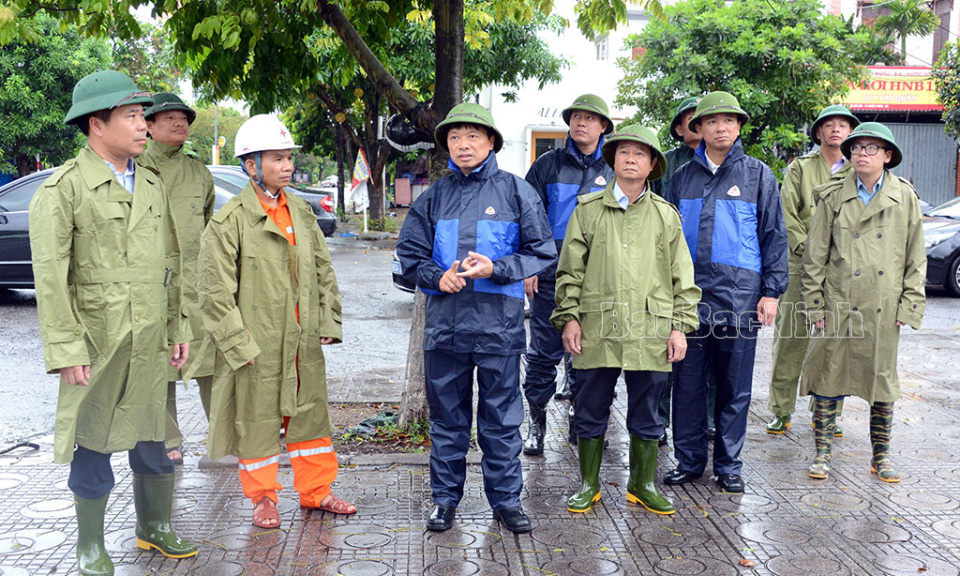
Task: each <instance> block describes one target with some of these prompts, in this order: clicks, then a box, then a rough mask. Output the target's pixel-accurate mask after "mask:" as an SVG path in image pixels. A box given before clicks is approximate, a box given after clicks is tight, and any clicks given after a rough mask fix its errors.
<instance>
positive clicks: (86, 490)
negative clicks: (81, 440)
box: [67, 442, 173, 500]
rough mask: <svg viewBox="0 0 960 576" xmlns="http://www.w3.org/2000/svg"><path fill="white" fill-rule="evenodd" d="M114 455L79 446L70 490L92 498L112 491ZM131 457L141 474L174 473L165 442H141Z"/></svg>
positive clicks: (71, 465) (71, 471)
mask: <svg viewBox="0 0 960 576" xmlns="http://www.w3.org/2000/svg"><path fill="white" fill-rule="evenodd" d="M110 456H112V454H104V453H102V452H94V451H93V450H90V449H88V448H84V447H83V446H77V449H76V450H74V451H73V461H72V462H70V477H69V478H68V479H67V486H68V487H69V488H70V490H71V491H72V492H73V493H74V494H76V495H77V496H79V497H81V498H87V499H88V500H96V499H97V498H100V497H101V496H105V495H107V494H109V493H110V491H111V490H113V487H114V485H116V481H115V480H114V478H113V467H112V466H110ZM127 457H128V458H129V459H130V468H131V469H132V470H133V471H134V472H135V473H137V474H149V475H159V474H173V462H171V461H170V459H169V458H167V448H166V446H164V444H163V442H137V445H136V446H134V447H133V449H131V450H129V451H128V452H127Z"/></svg>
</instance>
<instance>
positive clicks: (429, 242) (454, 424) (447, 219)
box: [397, 104, 557, 532]
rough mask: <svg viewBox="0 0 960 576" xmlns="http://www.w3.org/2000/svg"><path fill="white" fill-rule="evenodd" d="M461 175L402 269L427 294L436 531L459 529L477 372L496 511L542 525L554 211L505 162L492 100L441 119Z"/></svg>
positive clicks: (488, 481) (415, 216)
mask: <svg viewBox="0 0 960 576" xmlns="http://www.w3.org/2000/svg"><path fill="white" fill-rule="evenodd" d="M436 140H437V143H438V144H439V145H440V147H442V148H443V149H444V150H447V151H449V153H450V169H451V170H452V173H451V174H450V175H449V176H446V177H444V178H442V179H440V180H438V181H437V182H436V184H434V185H433V186H432V187H431V188H430V189H429V190H427V191H426V192H425V193H424V194H423V195H422V196H420V197H419V198H418V199H417V201H416V202H414V204H413V206H412V207H411V208H410V212H409V213H408V214H407V217H406V219H405V220H404V223H403V229H402V230H401V231H400V239H399V241H398V242H397V256H398V257H399V259H400V264H401V266H402V269H403V275H404V277H405V278H407V279H408V280H410V281H411V282H414V283H416V285H417V286H418V287H419V288H420V290H422V291H423V292H424V293H425V294H427V304H426V306H427V307H426V316H425V319H424V334H423V350H424V353H423V354H424V376H425V379H426V393H427V402H428V404H429V406H430V441H431V449H430V486H431V488H432V491H433V503H434V508H433V511H432V512H431V514H430V517H429V518H428V520H427V528H428V529H430V530H434V531H442V530H447V529H449V528H450V527H451V526H452V524H453V517H454V514H455V512H456V508H457V505H458V504H459V503H460V499H461V498H463V485H464V482H465V480H466V475H467V467H466V454H467V450H468V448H469V446H470V429H471V422H472V416H473V402H472V397H473V374H474V371H476V374H477V384H478V386H479V397H478V405H477V443H478V444H479V445H480V449H481V450H482V451H483V459H482V461H481V467H482V469H483V483H484V491H485V493H486V496H487V500H488V501H489V502H490V506H491V508H493V513H494V518H495V519H497V520H499V521H501V522H503V524H504V525H505V526H506V527H507V529H509V530H511V531H513V532H528V531H530V530H532V529H533V526H532V525H531V523H530V520H529V518H527V516H526V515H525V514H524V513H523V511H522V510H521V508H520V491H521V490H522V488H523V477H522V471H521V467H520V449H521V445H522V442H521V438H520V424H521V423H522V422H523V399H522V398H521V396H520V355H521V354H523V352H524V350H525V348H526V334H525V331H524V327H523V280H524V278H529V277H531V276H536V275H537V274H539V273H541V272H542V271H543V270H544V269H546V268H547V267H548V266H550V265H552V264H553V263H554V262H555V261H556V258H557V250H556V246H555V245H554V242H553V236H552V234H551V231H550V224H549V223H548V222H547V217H546V213H545V211H544V209H543V205H542V203H541V201H540V197H539V196H538V195H537V193H536V191H535V190H534V189H533V188H531V187H530V185H529V184H527V183H526V182H525V181H524V180H523V179H521V178H519V177H517V176H514V175H512V174H510V173H508V172H504V171H503V170H500V169H499V168H497V158H496V152H497V151H499V150H500V148H502V147H503V136H501V134H500V132H498V131H497V129H496V127H495V126H494V124H493V118H492V116H491V115H490V112H488V111H487V110H486V109H485V108H483V107H482V106H479V105H477V104H461V105H459V106H456V107H454V108H453V110H451V111H450V113H449V114H448V115H447V117H446V119H445V120H444V121H443V122H441V123H440V124H439V125H437V131H436Z"/></svg>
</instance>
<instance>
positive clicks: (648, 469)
mask: <svg viewBox="0 0 960 576" xmlns="http://www.w3.org/2000/svg"><path fill="white" fill-rule="evenodd" d="M658 447H659V440H657V439H654V440H644V439H642V438H637V437H636V436H630V480H629V481H628V482H627V502H632V503H634V504H639V505H641V506H643V507H644V508H646V509H647V510H649V511H651V512H653V513H654V514H673V513H674V512H676V511H677V510H676V508H674V507H673V502H671V501H670V500H668V499H666V498H664V497H663V496H661V495H660V493H659V492H657V487H656V485H655V484H654V483H653V479H654V477H655V476H656V473H657V451H658Z"/></svg>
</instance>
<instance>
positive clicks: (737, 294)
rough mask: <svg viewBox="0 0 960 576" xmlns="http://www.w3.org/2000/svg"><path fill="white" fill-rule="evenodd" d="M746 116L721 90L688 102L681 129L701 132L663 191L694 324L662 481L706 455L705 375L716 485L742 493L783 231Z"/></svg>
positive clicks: (782, 261) (694, 469)
mask: <svg viewBox="0 0 960 576" xmlns="http://www.w3.org/2000/svg"><path fill="white" fill-rule="evenodd" d="M748 120H749V116H748V115H747V113H746V112H744V111H743V109H741V108H740V104H739V102H737V99H736V98H734V97H733V95H732V94H729V93H727V92H711V93H710V94H707V95H706V96H704V97H703V99H702V100H700V103H699V104H697V111H696V113H695V114H694V115H693V117H692V118H691V119H690V124H689V126H690V128H691V129H693V130H696V131H697V132H699V133H700V135H701V136H703V142H701V144H700V147H699V148H697V152H696V154H695V156H694V159H693V160H691V161H690V162H688V163H687V164H685V165H684V166H683V167H681V168H680V169H679V170H678V171H677V173H676V174H675V175H674V177H673V179H672V180H670V185H669V187H668V189H667V194H666V198H667V200H669V201H670V202H672V203H673V204H674V205H675V206H677V207H678V208H679V210H680V215H681V216H682V218H683V233H684V236H685V237H686V239H687V246H688V247H689V248H690V254H691V256H692V257H693V263H694V270H695V271H696V283H697V286H699V287H700V289H701V290H702V291H703V296H702V298H701V301H700V307H699V316H700V328H698V329H697V331H696V332H694V333H693V334H691V335H690V338H689V341H690V344H689V348H688V350H687V356H686V358H684V360H683V361H682V362H680V363H679V364H678V365H677V367H676V369H675V371H674V386H673V447H674V454H675V455H676V458H677V460H678V464H677V468H676V469H675V470H673V471H672V472H670V473H668V474H667V475H666V476H665V477H664V483H665V484H668V485H680V484H686V483H687V482H691V481H693V480H694V479H696V478H699V477H700V476H702V475H703V472H704V469H705V468H706V465H707V459H708V443H707V414H706V412H707V400H706V389H707V376H708V374H710V373H711V372H712V373H713V375H714V377H715V379H716V383H717V396H716V407H715V409H714V421H715V423H716V427H717V431H716V436H715V439H714V448H713V472H714V474H715V475H716V481H717V484H718V485H719V487H720V489H721V490H723V491H724V492H734V493H739V492H743V489H744V485H743V479H742V477H741V474H740V471H741V469H742V467H743V463H742V462H741V461H740V451H741V450H742V449H743V443H744V440H745V439H746V435H747V411H748V410H749V408H750V396H751V391H752V388H753V363H754V358H755V356H756V349H757V340H756V338H757V331H758V329H759V327H760V325H761V324H762V325H764V326H770V325H771V324H773V321H774V318H775V317H776V315H777V297H779V296H780V294H782V293H783V292H784V291H785V290H786V289H787V280H788V272H787V231H786V228H785V226H784V222H783V209H782V208H781V205H780V194H779V190H778V189H777V179H776V178H775V177H774V175H773V172H771V171H770V168H769V167H767V165H766V164H764V163H763V162H760V161H759V160H757V159H756V158H752V157H750V156H747V155H746V154H745V153H744V151H743V145H742V143H741V140H740V129H741V127H742V126H743V125H744V124H746V123H747V121H748Z"/></svg>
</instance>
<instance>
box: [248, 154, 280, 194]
mask: <svg viewBox="0 0 960 576" xmlns="http://www.w3.org/2000/svg"><path fill="white" fill-rule="evenodd" d="M260 158H261V157H260V153H259V152H255V153H254V156H253V161H254V163H255V164H256V165H257V175H256V176H254V175H253V174H250V173H249V172H247V166H246V163H244V165H243V171H244V172H247V176H249V177H250V178H252V179H253V182H254V184H256V185H257V186H259V187H260V189H261V190H263V193H264V194H266V195H267V197H268V198H270V199H271V200H276V199H277V198H279V197H280V190H277V192H276V194H272V193H271V192H270V190H268V189H267V186H266V185H265V184H264V183H263V169H262V168H261V163H260Z"/></svg>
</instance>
